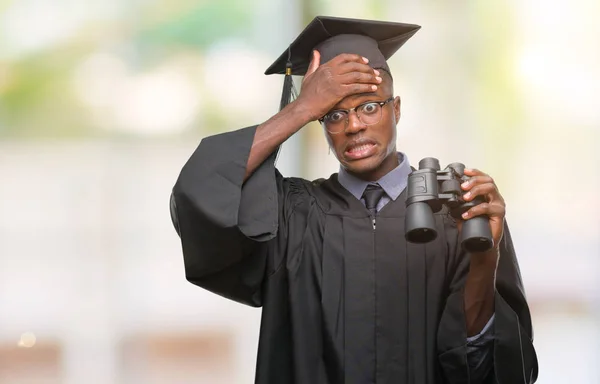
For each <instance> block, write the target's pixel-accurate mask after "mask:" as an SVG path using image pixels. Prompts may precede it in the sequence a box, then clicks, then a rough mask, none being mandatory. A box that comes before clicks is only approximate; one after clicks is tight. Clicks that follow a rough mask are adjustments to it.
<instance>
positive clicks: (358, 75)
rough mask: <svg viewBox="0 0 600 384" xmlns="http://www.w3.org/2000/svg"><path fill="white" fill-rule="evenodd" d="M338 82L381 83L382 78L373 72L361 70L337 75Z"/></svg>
mask: <svg viewBox="0 0 600 384" xmlns="http://www.w3.org/2000/svg"><path fill="white" fill-rule="evenodd" d="M339 82H340V83H341V84H347V85H348V84H355V83H360V84H374V85H378V84H381V82H382V79H381V77H379V76H375V74H374V73H373V72H371V73H362V72H350V73H346V74H345V75H341V76H339Z"/></svg>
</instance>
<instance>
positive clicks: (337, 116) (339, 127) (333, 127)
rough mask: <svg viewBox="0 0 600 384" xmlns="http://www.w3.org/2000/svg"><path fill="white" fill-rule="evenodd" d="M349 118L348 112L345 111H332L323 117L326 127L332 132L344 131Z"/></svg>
mask: <svg viewBox="0 0 600 384" xmlns="http://www.w3.org/2000/svg"><path fill="white" fill-rule="evenodd" d="M347 120H348V114H347V113H346V112H344V111H335V112H331V113H329V114H327V115H325V117H324V118H323V122H324V123H325V128H326V129H327V130H328V131H329V132H332V133H337V132H341V131H343V130H344V127H345V125H346V121H347Z"/></svg>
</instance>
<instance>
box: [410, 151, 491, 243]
mask: <svg viewBox="0 0 600 384" xmlns="http://www.w3.org/2000/svg"><path fill="white" fill-rule="evenodd" d="M464 170H465V166H464V164H461V163H452V164H449V165H448V166H447V167H446V168H445V169H444V170H442V171H440V162H439V161H438V159H435V158H433V157H426V158H424V159H423V160H421V161H420V162H419V169H418V170H416V171H413V172H412V173H411V174H410V175H409V177H408V186H407V197H406V218H405V237H406V240H407V241H409V242H411V243H420V244H423V243H428V242H430V241H433V240H434V239H435V238H436V237H437V231H436V227H435V219H434V216H433V214H434V213H435V212H439V211H440V210H441V209H442V208H443V206H446V207H447V208H448V210H449V213H450V215H451V216H452V217H454V218H455V219H460V218H461V215H462V214H463V213H464V212H466V211H468V210H469V209H470V208H472V207H474V206H476V205H478V204H481V203H483V202H484V200H483V199H482V198H481V197H479V196H477V197H476V198H475V199H473V200H471V201H465V200H464V199H463V198H462V195H463V191H462V189H461V187H460V186H461V184H462V183H463V182H465V181H467V180H468V179H469V177H468V176H465V175H464ZM460 243H461V246H462V247H463V249H464V250H465V251H467V252H485V251H487V250H489V249H491V248H492V247H493V245H494V241H493V239H492V232H491V230H490V225H489V222H488V217H487V216H476V217H473V218H471V219H468V220H465V222H464V223H463V226H462V230H461V239H460Z"/></svg>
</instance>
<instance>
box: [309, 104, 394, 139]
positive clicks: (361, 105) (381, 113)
mask: <svg viewBox="0 0 600 384" xmlns="http://www.w3.org/2000/svg"><path fill="white" fill-rule="evenodd" d="M391 101H394V96H391V97H390V98H389V99H387V100H384V101H365V102H364V103H361V104H359V105H357V106H356V107H354V108H349V109H334V110H332V111H329V112H327V113H326V114H325V115H324V116H323V117H321V118H320V119H318V121H319V122H320V123H321V124H323V126H324V127H325V129H326V130H327V132H329V133H332V134H336V133H341V132H343V131H345V130H346V127H347V126H348V120H349V117H350V113H351V112H355V113H356V117H358V119H359V121H360V122H361V123H363V124H365V123H364V122H363V121H362V120H360V116H359V115H358V112H357V111H356V110H357V109H359V108H361V107H364V106H365V105H367V104H379V106H380V107H381V108H382V110H383V107H384V106H385V105H386V104H387V103H389V102H391ZM335 112H344V113H346V121H345V123H344V129H342V130H340V131H339V132H332V131H330V130H329V129H327V124H326V123H325V116H327V115H330V114H332V113H335ZM381 116H383V112H382V111H380V116H379V120H377V122H376V123H372V124H365V125H367V126H368V125H375V124H377V123H379V122H380V121H381Z"/></svg>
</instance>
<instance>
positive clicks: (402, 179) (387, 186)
mask: <svg viewBox="0 0 600 384" xmlns="http://www.w3.org/2000/svg"><path fill="white" fill-rule="evenodd" d="M398 161H399V164H398V166H397V167H396V168H394V169H392V170H391V171H390V172H388V173H387V174H386V175H384V176H383V177H382V178H381V179H379V180H377V181H375V182H371V181H364V180H361V179H359V178H358V177H356V176H354V175H352V174H350V173H348V171H346V170H345V169H344V168H343V167H341V166H340V170H339V174H338V181H339V182H340V184H341V185H342V187H344V188H346V189H347V190H348V192H350V193H351V194H352V195H353V196H354V197H356V199H357V200H360V199H361V197H362V195H363V193H364V192H365V189H366V188H367V185H369V184H375V183H377V184H379V185H380V186H381V188H383V190H384V191H385V193H386V194H387V195H388V196H389V197H390V198H391V199H392V200H396V199H397V198H398V196H400V194H401V193H402V191H404V188H406V185H407V184H408V175H409V174H410V173H411V172H412V169H411V167H410V162H409V161H408V157H407V156H406V155H405V154H404V153H402V152H398Z"/></svg>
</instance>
